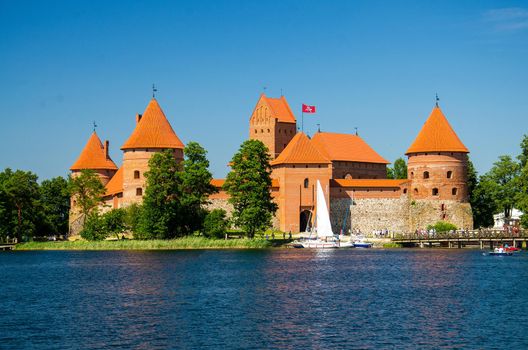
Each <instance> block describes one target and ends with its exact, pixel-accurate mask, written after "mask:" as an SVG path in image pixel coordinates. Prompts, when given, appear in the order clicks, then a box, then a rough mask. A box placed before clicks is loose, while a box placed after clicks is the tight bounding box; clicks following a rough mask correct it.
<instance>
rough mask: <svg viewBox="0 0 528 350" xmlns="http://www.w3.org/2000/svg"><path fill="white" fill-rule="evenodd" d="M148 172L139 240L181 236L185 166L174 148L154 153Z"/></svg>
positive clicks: (137, 234)
mask: <svg viewBox="0 0 528 350" xmlns="http://www.w3.org/2000/svg"><path fill="white" fill-rule="evenodd" d="M149 169H150V170H149V171H148V172H146V173H145V177H146V178H147V188H146V190H145V196H144V197H143V206H142V210H141V217H140V219H139V222H138V228H137V232H134V237H135V238H138V239H152V238H162V239H163V238H174V237H176V236H180V235H181V234H182V232H181V231H180V230H179V228H180V227H179V225H178V219H179V218H181V212H182V210H181V205H180V197H181V187H182V186H181V178H180V169H181V166H180V165H179V164H178V162H177V161H176V159H175V158H174V152H173V151H172V150H170V149H168V150H164V151H162V152H159V153H156V154H154V155H153V156H152V157H151V158H150V160H149Z"/></svg>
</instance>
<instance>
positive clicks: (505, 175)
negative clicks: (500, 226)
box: [481, 156, 520, 217]
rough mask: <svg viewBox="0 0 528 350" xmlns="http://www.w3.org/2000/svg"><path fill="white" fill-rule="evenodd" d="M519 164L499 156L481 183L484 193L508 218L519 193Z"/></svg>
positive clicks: (508, 157) (509, 158) (506, 157)
mask: <svg viewBox="0 0 528 350" xmlns="http://www.w3.org/2000/svg"><path fill="white" fill-rule="evenodd" d="M519 173H520V167H519V164H518V163H516V162H514V161H513V159H512V158H511V157H510V156H500V157H499V160H498V161H497V162H495V163H494V164H493V167H492V168H491V169H490V171H489V172H488V173H486V174H485V175H484V176H483V178H482V179H481V181H483V182H485V184H486V191H487V192H488V193H489V194H490V195H491V198H492V199H493V202H494V204H495V206H496V208H497V209H498V210H502V211H503V212H504V215H505V216H506V217H510V215H511V210H512V209H513V206H514V204H515V197H516V195H517V193H518V191H519V180H518V177H519Z"/></svg>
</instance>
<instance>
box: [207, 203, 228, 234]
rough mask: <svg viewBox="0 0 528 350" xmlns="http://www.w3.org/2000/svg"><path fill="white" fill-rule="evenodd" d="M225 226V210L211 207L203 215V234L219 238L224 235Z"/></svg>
mask: <svg viewBox="0 0 528 350" xmlns="http://www.w3.org/2000/svg"><path fill="white" fill-rule="evenodd" d="M227 227H228V222H227V220H226V211H225V210H224V209H213V210H211V212H209V213H208V214H207V216H206V217H205V221H204V235H205V236H206V237H210V238H211V237H215V238H221V237H223V236H224V235H225V233H226V231H227Z"/></svg>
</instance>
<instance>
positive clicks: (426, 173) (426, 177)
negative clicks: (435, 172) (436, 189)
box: [423, 171, 429, 179]
mask: <svg viewBox="0 0 528 350" xmlns="http://www.w3.org/2000/svg"><path fill="white" fill-rule="evenodd" d="M423 178H424V179H428V178H429V172H428V171H424V173H423Z"/></svg>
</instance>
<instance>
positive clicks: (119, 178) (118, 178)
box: [105, 167, 123, 196]
mask: <svg viewBox="0 0 528 350" xmlns="http://www.w3.org/2000/svg"><path fill="white" fill-rule="evenodd" d="M105 188H106V193H105V196H112V195H115V194H118V193H122V192H123V167H121V168H119V169H118V170H117V172H116V173H115V174H114V176H112V178H111V179H110V181H108V183H107V184H106V186H105Z"/></svg>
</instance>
